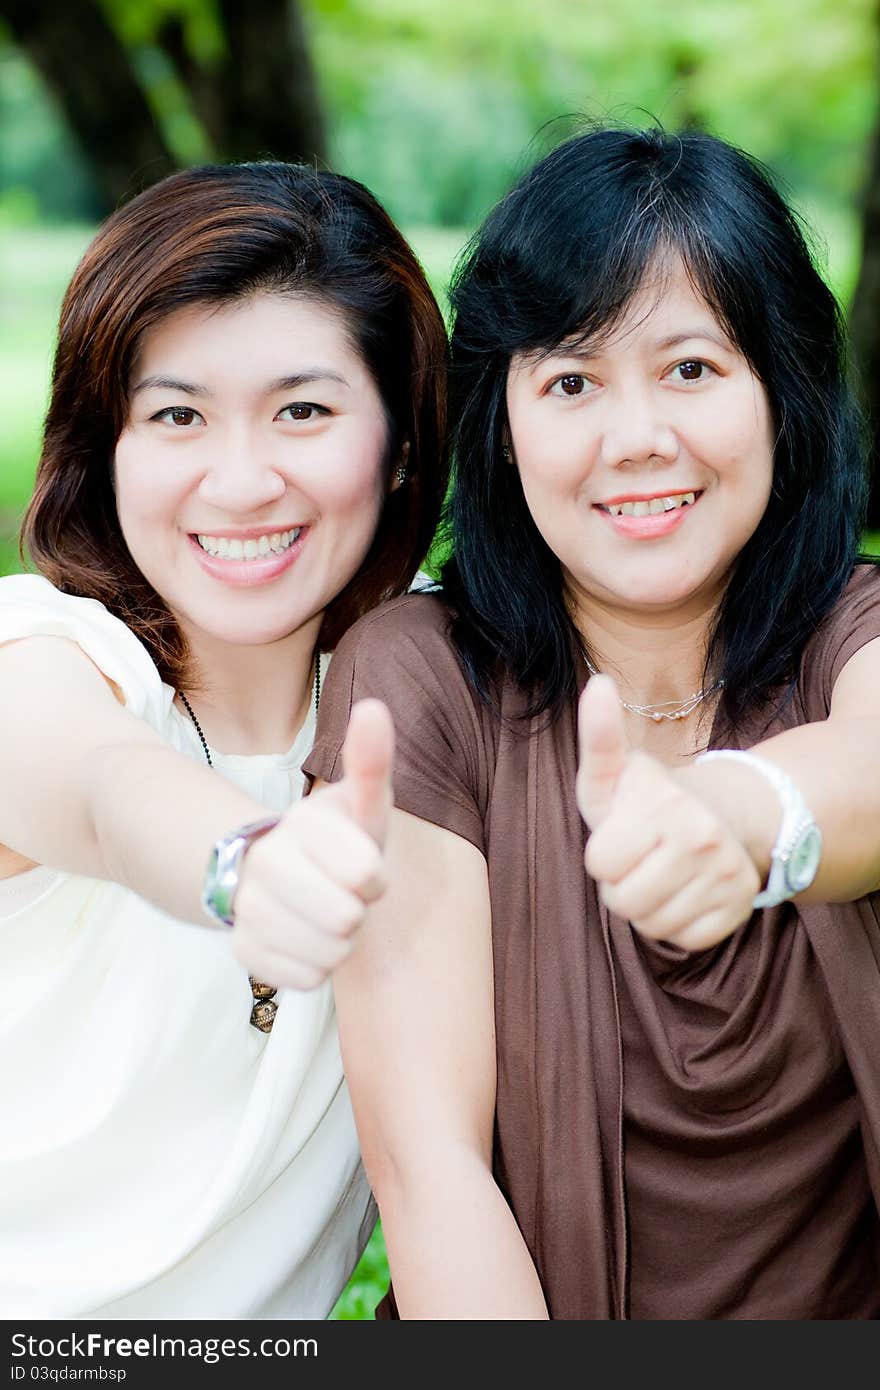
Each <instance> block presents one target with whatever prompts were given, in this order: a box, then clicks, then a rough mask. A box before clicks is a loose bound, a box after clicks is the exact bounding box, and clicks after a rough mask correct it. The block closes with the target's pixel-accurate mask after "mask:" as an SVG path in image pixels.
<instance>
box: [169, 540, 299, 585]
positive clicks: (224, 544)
mask: <svg viewBox="0 0 880 1390" xmlns="http://www.w3.org/2000/svg"><path fill="white" fill-rule="evenodd" d="M308 533H309V528H308V527H307V526H292V527H290V528H289V529H288V530H286V531H265V532H260V531H256V530H252V531H249V532H237V533H234V534H230V533H228V532H227V533H226V534H225V535H216V534H215V535H212V534H209V533H207V532H199V533H198V534H191V535H190V536H189V543H190V545H191V547H192V549H193V553H194V555H195V558H196V560H197V561H198V563H199V565H200V567H201V568H202V569H203V570H204V571H205V573H206V574H209V575H211V577H212V578H213V579H219V580H221V581H222V582H223V583H224V584H230V585H232V586H233V587H234V588H250V587H253V586H254V585H257V584H269V583H271V581H272V580H273V579H277V578H278V576H279V575H280V574H283V573H284V571H285V570H288V569H290V566H291V565H292V564H294V563H295V561H296V559H297V557H298V556H299V554H300V552H301V550H302V548H303V545H304V544H305V541H306V537H307V536H308Z"/></svg>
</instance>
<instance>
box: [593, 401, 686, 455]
mask: <svg viewBox="0 0 880 1390" xmlns="http://www.w3.org/2000/svg"><path fill="white" fill-rule="evenodd" d="M678 449H679V445H678V436H677V435H676V432H675V430H674V428H673V426H672V423H671V421H670V419H669V417H668V414H667V412H666V411H665V410H664V409H663V401H662V400H661V399H658V397H657V394H656V392H655V391H653V390H652V389H651V387H650V385H645V384H640V385H639V386H637V387H632V388H630V389H627V390H621V391H618V392H615V393H614V397H613V399H608V403H607V405H606V413H605V417H604V421H603V429H602V462H603V463H605V464H606V465H607V466H608V467H610V468H626V467H627V466H628V465H640V464H641V465H644V464H663V463H672V462H673V461H674V460H675V459H676V458H677V457H678Z"/></svg>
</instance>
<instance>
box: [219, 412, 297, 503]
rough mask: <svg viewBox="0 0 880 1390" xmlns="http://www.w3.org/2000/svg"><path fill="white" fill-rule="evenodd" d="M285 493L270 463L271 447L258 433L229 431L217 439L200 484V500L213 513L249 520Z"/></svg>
mask: <svg viewBox="0 0 880 1390" xmlns="http://www.w3.org/2000/svg"><path fill="white" fill-rule="evenodd" d="M286 491H287V482H286V480H285V478H284V475H283V473H282V472H281V471H280V469H279V468H278V467H276V465H275V463H274V462H273V454H272V444H271V441H267V440H266V439H265V438H263V437H261V436H260V435H259V433H258V432H257V433H255V432H252V431H249V430H234V431H230V432H229V433H228V435H227V436H226V437H225V438H224V439H222V440H221V439H219V438H217V439H216V440H215V447H214V448H213V449H212V452H211V457H210V461H209V463H208V466H207V467H206V469H205V472H204V474H203V475H202V479H201V482H200V483H199V497H200V498H201V500H202V501H203V502H205V503H206V504H207V505H208V506H210V507H213V508H214V510H215V511H218V512H223V513H225V514H227V515H230V516H248V515H249V514H250V513H258V512H259V511H260V510H261V509H262V508H264V507H267V506H269V505H270V504H271V503H272V502H277V501H278V500H279V498H281V497H283V496H284V494H285V492H286Z"/></svg>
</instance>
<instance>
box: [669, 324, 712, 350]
mask: <svg viewBox="0 0 880 1390" xmlns="http://www.w3.org/2000/svg"><path fill="white" fill-rule="evenodd" d="M693 338H706V339H707V340H708V341H709V342H710V343H717V344H718V346H719V347H720V348H726V349H727V350H728V351H729V350H730V342H729V341H728V339H727V338H725V337H724V336H723V334H721V333H713V332H712V330H711V328H691V329H689V330H687V331H686V332H684V333H672V334H670V336H669V337H668V338H661V340H660V342H659V343H657V347H658V348H661V349H663V348H672V347H678V346H679V344H680V343H689V342H690V341H691V340H692V339H693Z"/></svg>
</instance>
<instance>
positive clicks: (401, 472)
mask: <svg viewBox="0 0 880 1390" xmlns="http://www.w3.org/2000/svg"><path fill="white" fill-rule="evenodd" d="M395 476H396V478H397V485H398V487H400V486H401V485H402V484H403V483H405V482H406V468H405V467H404V465H403V464H401V465H400V467H399V468H398V470H397V473H396V475H395Z"/></svg>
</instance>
